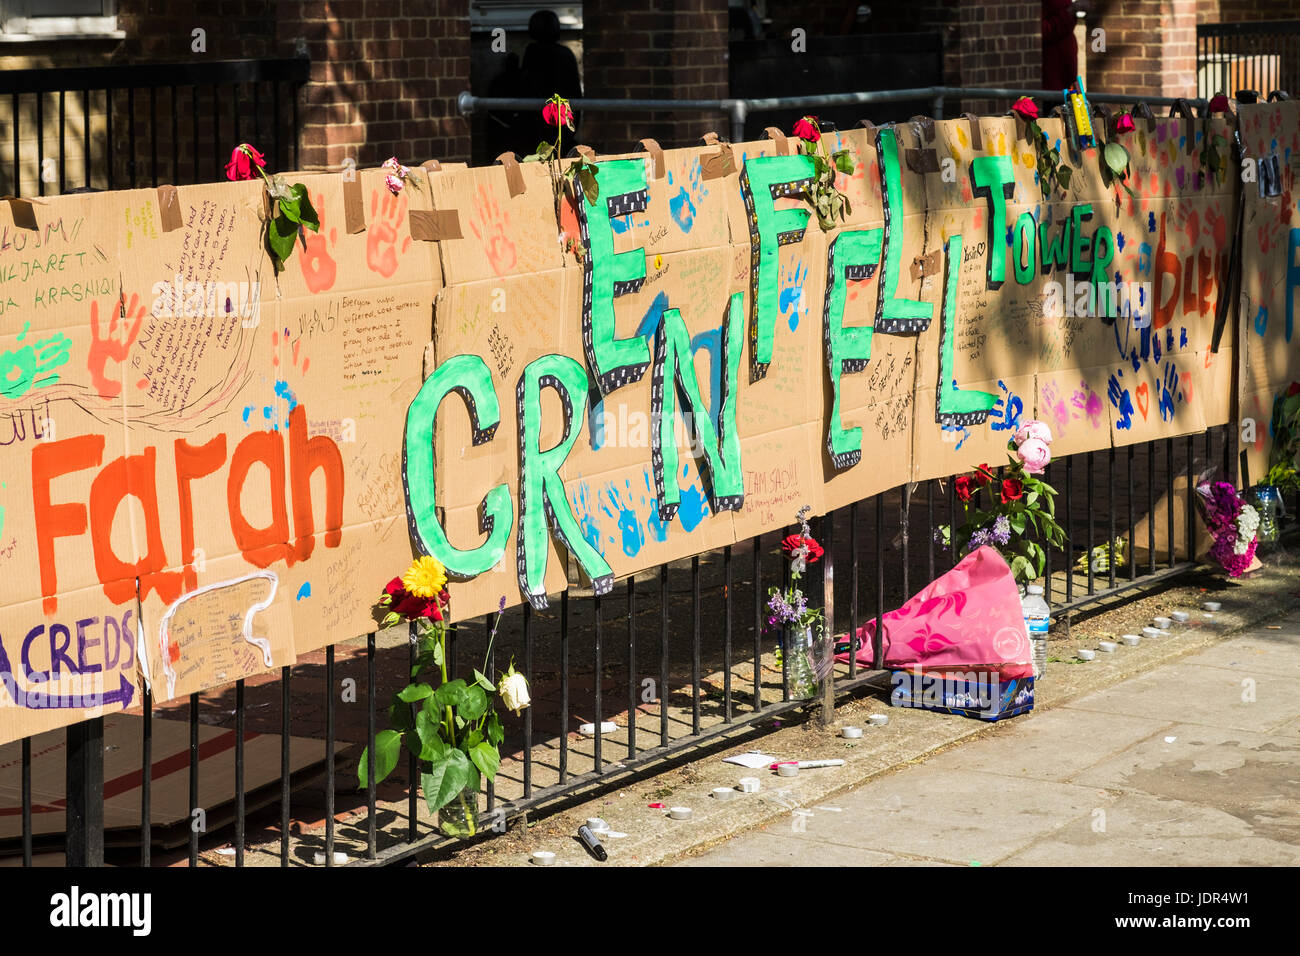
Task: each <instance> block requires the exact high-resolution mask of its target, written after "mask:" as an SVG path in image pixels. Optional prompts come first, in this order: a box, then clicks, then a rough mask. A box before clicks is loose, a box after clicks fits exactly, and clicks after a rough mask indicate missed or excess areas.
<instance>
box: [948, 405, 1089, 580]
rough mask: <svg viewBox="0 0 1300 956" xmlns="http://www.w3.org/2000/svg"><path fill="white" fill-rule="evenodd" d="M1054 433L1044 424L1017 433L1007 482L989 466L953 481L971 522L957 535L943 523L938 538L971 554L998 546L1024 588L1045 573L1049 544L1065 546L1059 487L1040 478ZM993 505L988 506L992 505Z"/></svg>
mask: <svg viewBox="0 0 1300 956" xmlns="http://www.w3.org/2000/svg"><path fill="white" fill-rule="evenodd" d="M1051 444H1052V432H1051V429H1049V428H1048V427H1047V425H1046V424H1044V423H1043V422H1040V421H1029V422H1025V423H1024V424H1023V425H1021V426H1020V428H1019V429H1017V431H1016V434H1015V437H1014V438H1013V439H1012V440H1011V441H1010V442H1008V443H1007V452H1008V454H1007V460H1008V466H1007V469H1006V476H1005V477H1004V478H1002V479H1001V480H999V479H998V477H997V475H996V474H994V472H993V470H992V469H991V468H990V467H989V466H988V465H987V464H982V465H980V466H979V467H978V468H976V469H975V471H974V472H972V473H970V474H966V475H958V476H957V477H956V478H955V479H954V480H953V485H954V488H955V489H956V493H957V497H958V498H959V499H960V500H961V503H962V509H963V512H964V515H965V519H966V520H965V521H964V522H963V523H962V524H961V525H959V526H958V527H957V528H956V529H955V531H954V529H953V528H952V527H951V526H950V525H940V526H939V528H938V529H937V531H936V532H935V536H936V538H937V539H938V540H939V541H941V542H942V543H943V544H944V546H945V547H954V548H956V550H957V553H958V554H961V555H966V554H969V553H970V552H972V551H974V550H975V549H976V548H981V547H985V546H987V547H991V548H995V549H996V550H997V551H998V552H999V553H1000V554H1001V555H1002V556H1003V557H1004V558H1005V559H1006V561H1007V564H1008V565H1010V567H1011V574H1012V575H1013V576H1014V577H1015V579H1016V582H1017V583H1018V584H1028V583H1030V582H1031V581H1035V580H1037V579H1038V578H1039V577H1041V576H1042V574H1043V568H1044V567H1045V565H1046V563H1047V552H1046V551H1045V550H1044V548H1043V544H1040V543H1039V542H1040V541H1041V542H1043V543H1045V544H1048V545H1051V546H1055V547H1058V548H1059V547H1061V546H1062V545H1063V544H1064V543H1065V530H1064V529H1063V528H1062V527H1061V526H1060V525H1059V524H1057V523H1056V502H1055V499H1056V489H1055V488H1053V487H1052V486H1051V485H1049V484H1048V483H1047V482H1045V481H1043V480H1042V479H1040V478H1037V477H1035V476H1037V475H1041V474H1042V473H1043V472H1044V470H1045V469H1046V468H1047V465H1048V463H1049V462H1050V461H1051V460H1052V452H1051V448H1050V446H1051ZM986 502H987V504H986Z"/></svg>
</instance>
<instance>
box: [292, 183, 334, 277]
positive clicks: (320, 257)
mask: <svg viewBox="0 0 1300 956" xmlns="http://www.w3.org/2000/svg"><path fill="white" fill-rule="evenodd" d="M312 205H313V206H314V207H315V209H316V215H317V216H319V217H320V231H319V232H310V231H308V230H304V231H303V234H304V235H305V237H306V248H305V249H303V251H302V255H301V256H299V257H298V262H299V264H300V265H301V266H302V277H303V280H304V281H305V282H306V283H307V289H308V290H309V291H311V292H325V291H327V290H329V289H332V288H334V279H335V277H336V276H337V275H338V271H339V267H338V263H337V262H335V261H334V257H333V256H331V255H330V254H329V250H330V249H331V248H332V247H333V246H334V244H335V243H336V242H338V241H339V230H338V227H337V226H335V227H334V228H332V229H331V230H330V231H329V241H328V242H326V239H325V197H324V196H322V195H320V194H317V195H316V196H313V197H312Z"/></svg>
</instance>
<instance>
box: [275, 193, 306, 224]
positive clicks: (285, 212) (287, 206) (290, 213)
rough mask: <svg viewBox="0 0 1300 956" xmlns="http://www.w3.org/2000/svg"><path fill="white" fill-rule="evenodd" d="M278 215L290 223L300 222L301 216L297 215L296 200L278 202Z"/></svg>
mask: <svg viewBox="0 0 1300 956" xmlns="http://www.w3.org/2000/svg"><path fill="white" fill-rule="evenodd" d="M279 206H280V215H282V216H284V218H285V219H288V220H289V221H290V222H298V223H300V222H302V216H300V215H299V214H298V200H296V199H281V200H279Z"/></svg>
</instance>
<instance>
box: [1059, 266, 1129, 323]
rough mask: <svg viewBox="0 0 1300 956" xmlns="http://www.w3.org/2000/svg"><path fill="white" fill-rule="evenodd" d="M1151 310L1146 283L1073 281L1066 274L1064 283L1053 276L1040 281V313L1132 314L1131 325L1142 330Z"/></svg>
mask: <svg viewBox="0 0 1300 956" xmlns="http://www.w3.org/2000/svg"><path fill="white" fill-rule="evenodd" d="M1152 312H1153V306H1152V299H1151V283H1150V282H1119V281H1115V282H1096V281H1087V282H1075V281H1074V276H1073V275H1071V274H1069V273H1067V274H1066V276H1065V283H1064V285H1063V284H1062V283H1060V282H1057V281H1056V280H1055V279H1053V280H1051V281H1048V282H1046V283H1044V284H1043V315H1044V316H1047V317H1049V318H1053V319H1059V318H1061V317H1062V316H1097V317H1099V318H1106V319H1111V320H1112V321H1113V320H1114V319H1117V318H1119V317H1120V316H1123V317H1124V318H1129V317H1132V319H1133V328H1135V329H1144V328H1146V327H1147V326H1149V325H1150V324H1151V315H1152ZM1108 324H1109V323H1108Z"/></svg>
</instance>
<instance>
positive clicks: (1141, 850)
mask: <svg viewBox="0 0 1300 956" xmlns="http://www.w3.org/2000/svg"><path fill="white" fill-rule="evenodd" d="M1099 810H1100V812H1099V813H1089V814H1086V815H1085V816H1082V817H1079V818H1078V819H1076V820H1072V821H1071V822H1070V823H1068V824H1067V825H1066V826H1064V827H1062V828H1061V829H1059V830H1057V831H1055V832H1054V833H1052V834H1051V836H1050V837H1048V838H1046V839H1043V840H1041V841H1038V842H1036V843H1035V844H1034V845H1033V846H1030V847H1027V848H1026V849H1024V850H1021V851H1020V852H1019V853H1016V854H1014V855H1013V856H1011V857H1009V858H1007V859H1005V860H1002V861H1000V863H999V865H1000V866H1207V865H1213V866H1295V865H1296V864H1297V863H1300V849H1297V847H1296V845H1295V844H1294V843H1290V844H1288V843H1286V842H1282V841H1279V840H1275V839H1271V838H1269V837H1265V836H1260V835H1258V831H1256V830H1254V829H1252V827H1251V826H1250V824H1248V823H1247V822H1245V821H1244V820H1242V819H1240V818H1239V817H1236V816H1234V815H1232V814H1230V813H1226V812H1224V811H1222V810H1218V809H1215V808H1213V807H1206V806H1201V805H1198V804H1195V803H1188V802H1186V801H1183V800H1176V799H1170V798H1167V797H1153V796H1150V795H1148V794H1141V793H1127V794H1124V795H1123V796H1122V797H1120V798H1119V799H1117V800H1115V801H1114V802H1112V803H1111V804H1109V805H1108V806H1106V807H1104V808H1099Z"/></svg>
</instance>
